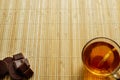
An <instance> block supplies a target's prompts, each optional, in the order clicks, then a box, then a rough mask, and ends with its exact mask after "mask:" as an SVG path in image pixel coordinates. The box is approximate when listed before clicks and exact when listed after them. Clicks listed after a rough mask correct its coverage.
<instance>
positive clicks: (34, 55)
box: [0, 0, 120, 80]
mask: <svg viewBox="0 0 120 80" xmlns="http://www.w3.org/2000/svg"><path fill="white" fill-rule="evenodd" d="M98 36H102V37H108V38H111V39H113V40H115V41H116V42H117V43H118V44H120V0H0V59H3V58H4V57H6V56H12V55H13V54H16V53H18V52H23V54H24V55H25V56H26V57H27V58H28V59H29V61H30V64H31V68H32V69H33V71H34V72H35V73H34V76H33V77H32V78H31V79H30V80H114V79H112V78H111V77H107V78H102V77H97V76H94V75H92V74H90V73H89V72H88V71H86V69H85V68H84V66H83V64H82V61H81V51H82V48H83V46H84V45H85V44H86V42H87V41H89V40H90V39H92V38H95V37H98ZM4 80H10V77H9V76H6V78H5V79H4Z"/></svg>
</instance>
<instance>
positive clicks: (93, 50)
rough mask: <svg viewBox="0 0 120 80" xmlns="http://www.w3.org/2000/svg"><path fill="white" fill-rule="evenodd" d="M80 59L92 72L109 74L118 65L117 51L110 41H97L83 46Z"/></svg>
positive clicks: (119, 58)
mask: <svg viewBox="0 0 120 80" xmlns="http://www.w3.org/2000/svg"><path fill="white" fill-rule="evenodd" d="M82 59H83V62H84V64H85V66H86V67H87V69H88V70H90V71H91V72H92V73H94V74H103V75H104V74H110V73H112V72H113V71H114V70H115V69H116V68H117V67H118V66H119V61H120V57H119V52H118V50H117V49H116V48H115V46H113V45H112V44H110V43H107V42H105V41H98V42H93V43H91V44H89V45H88V46H86V47H84V50H83V53H82Z"/></svg>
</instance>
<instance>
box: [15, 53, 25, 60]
mask: <svg viewBox="0 0 120 80" xmlns="http://www.w3.org/2000/svg"><path fill="white" fill-rule="evenodd" d="M13 59H14V60H19V59H24V56H23V54H22V53H18V54H15V55H13Z"/></svg>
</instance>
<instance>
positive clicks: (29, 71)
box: [24, 68, 34, 78]
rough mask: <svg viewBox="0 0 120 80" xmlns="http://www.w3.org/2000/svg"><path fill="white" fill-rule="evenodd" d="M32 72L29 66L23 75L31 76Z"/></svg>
mask: <svg viewBox="0 0 120 80" xmlns="http://www.w3.org/2000/svg"><path fill="white" fill-rule="evenodd" d="M33 73H34V72H33V71H32V69H31V68H29V69H28V70H26V71H25V72H24V76H25V77H26V78H30V77H32V75H33Z"/></svg>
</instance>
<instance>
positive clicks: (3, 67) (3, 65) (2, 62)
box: [0, 60, 8, 78]
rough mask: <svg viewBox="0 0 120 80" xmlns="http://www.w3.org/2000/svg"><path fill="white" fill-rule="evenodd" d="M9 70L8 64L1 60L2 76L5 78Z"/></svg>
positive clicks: (0, 72) (0, 76)
mask: <svg viewBox="0 0 120 80" xmlns="http://www.w3.org/2000/svg"><path fill="white" fill-rule="evenodd" d="M7 72H8V68H7V64H6V63H5V62H4V61H2V60H0V78H3V77H4V76H5V74H6V73H7Z"/></svg>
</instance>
